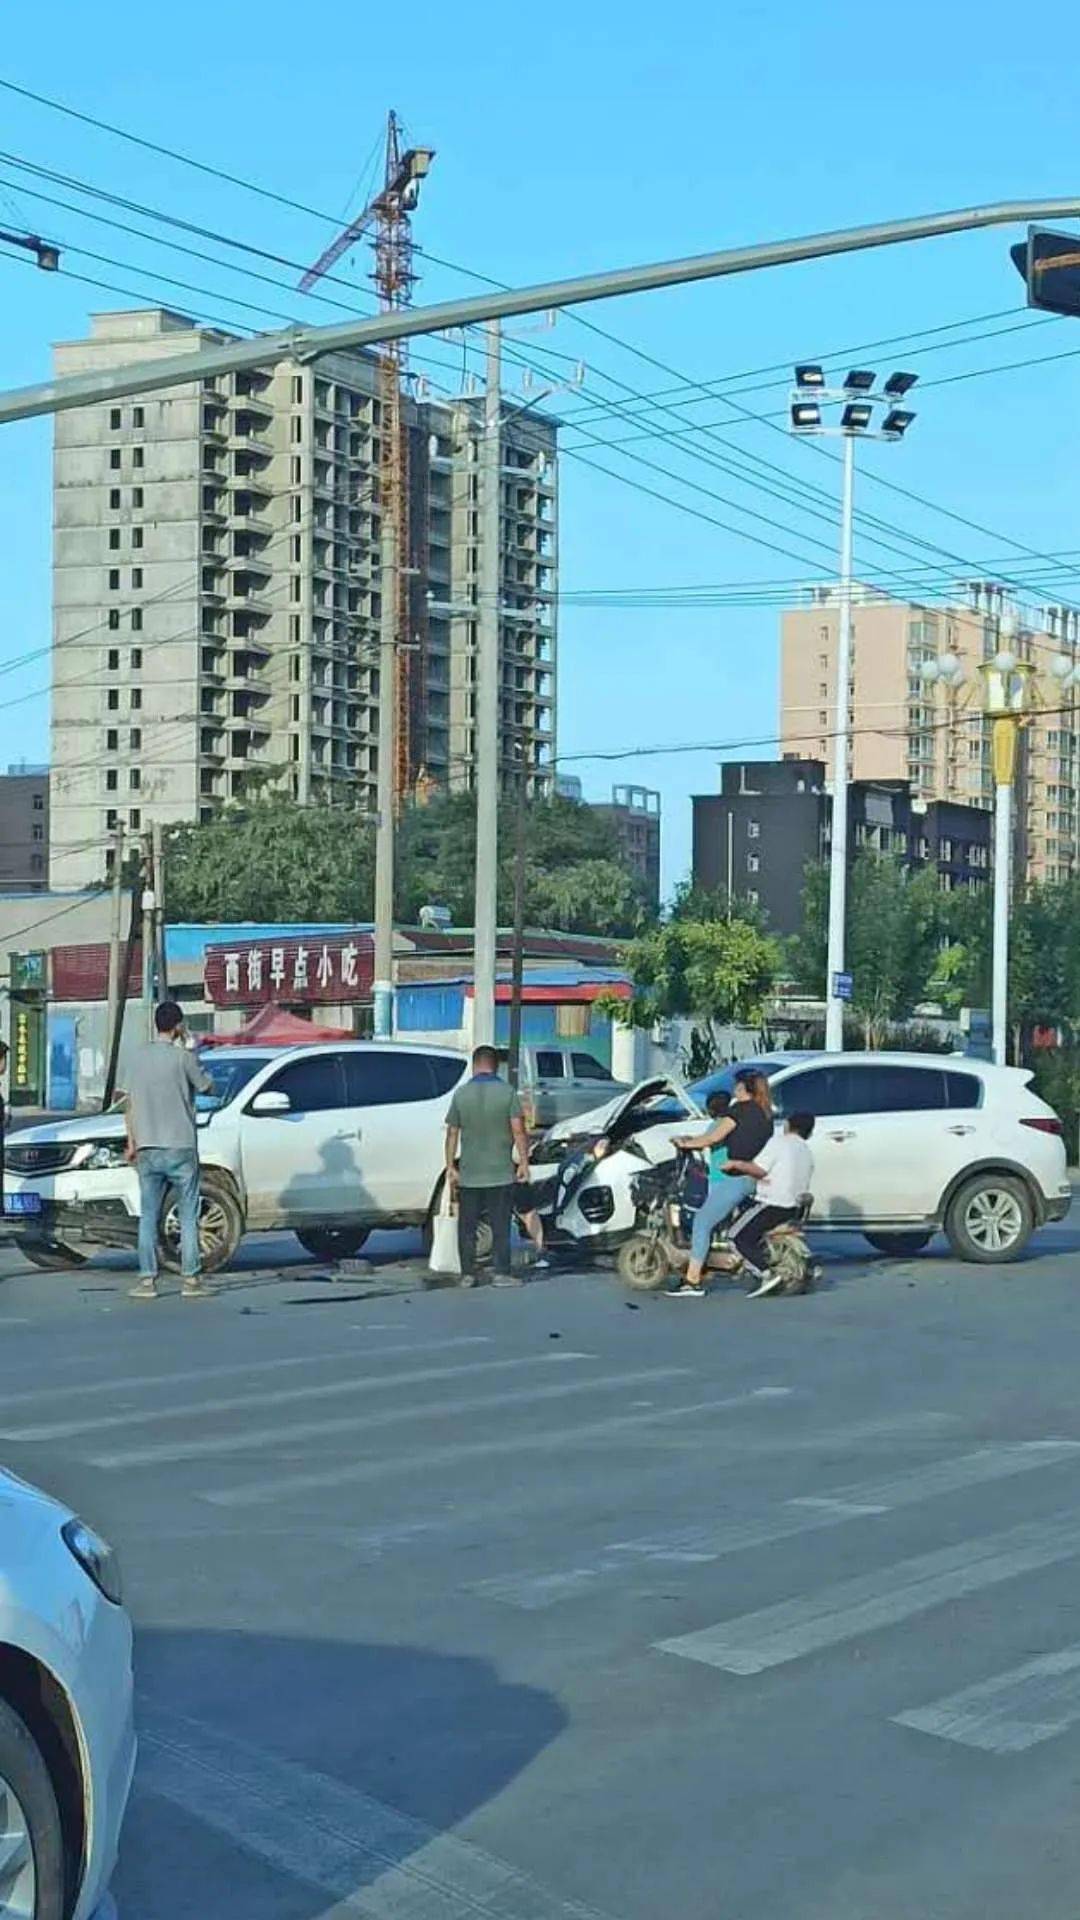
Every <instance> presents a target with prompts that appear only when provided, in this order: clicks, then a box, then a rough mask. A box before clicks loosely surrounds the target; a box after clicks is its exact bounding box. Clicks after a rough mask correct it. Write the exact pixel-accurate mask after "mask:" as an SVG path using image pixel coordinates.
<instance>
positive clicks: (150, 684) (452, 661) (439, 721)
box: [50, 308, 558, 888]
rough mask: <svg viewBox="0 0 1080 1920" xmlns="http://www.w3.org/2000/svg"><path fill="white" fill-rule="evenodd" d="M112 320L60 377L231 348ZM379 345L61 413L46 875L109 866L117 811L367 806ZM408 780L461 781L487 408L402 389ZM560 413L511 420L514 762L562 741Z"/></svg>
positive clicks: (66, 361) (504, 554)
mask: <svg viewBox="0 0 1080 1920" xmlns="http://www.w3.org/2000/svg"><path fill="white" fill-rule="evenodd" d="M226 337H227V336H224V335H222V334H220V333H216V332H213V331H210V330H206V329H201V328H198V327H197V326H196V325H195V324H194V323H193V322H192V321H191V320H189V319H188V318H186V317H185V316H184V315H182V314H176V313H170V312H167V311H164V310H161V309H156V308H155V309H150V310H148V311H145V312H125V313H113V314H98V315H96V316H95V317H94V319H93V323H92V329H91V334H90V337H89V339H87V340H81V341H75V342H71V343H68V344H65V345H63V346H60V347H58V348H57V350H56V356H55V361H56V371H57V373H58V374H73V373H83V372H87V371H90V370H91V369H97V368H102V367H109V366H115V365H120V364H122V363H124V362H126V361H130V360H132V359H138V358H148V359H150V358H153V357H155V356H158V357H163V356H170V355H174V354H176V353H177V352H180V351H183V350H186V349H189V348H195V347H196V346H198V345H200V344H203V343H217V342H219V341H221V340H222V339H224V338H226ZM377 388H378V380H377V365H376V361H375V359H374V357H373V356H372V355H370V354H363V353H348V354H337V355H333V356H328V357H327V358H325V359H321V360H319V361H317V362H315V363H314V364H313V365H304V366H301V365H299V364H297V363H294V362H285V363H283V364H282V365H280V366H278V367H277V368H275V369H274V370H273V371H253V372H246V373H237V374H234V375H230V376H219V377H218V378H216V379H208V380H205V381H202V382H199V383H195V382H193V383H192V384H191V385H190V386H186V387H175V388H171V389H169V390H167V391H165V392H163V393H161V394H153V393H151V394H148V395H146V396H144V397H143V398H140V399H138V400H131V399H125V400H122V401H120V402H118V403H116V404H113V405H98V406H90V407H83V408H78V409H75V410H73V411H71V412H69V413H62V414H58V415H57V416H56V422H55V453H54V488H53V500H54V516H53V517H54V562H53V565H54V574H53V580H54V591H53V606H54V616H53V703H52V774H51V785H50V883H51V885H52V886H53V887H62V888H70V887H77V886H82V885H86V884H91V883H93V882H94V881H96V880H99V879H100V878H101V877H102V875H103V873H104V871H105V868H106V852H107V849H108V845H109V839H110V835H111V834H112V833H113V832H114V830H115V828H116V827H117V826H123V827H124V828H125V829H127V830H128V831H129V832H132V833H138V832H140V831H142V830H143V829H145V828H146V827H149V826H151V825H152V824H153V823H154V822H156V821H160V822H162V823H163V824H164V823H168V822H173V821H177V820H196V819H205V818H208V817H210V816H212V814H213V813H214V812H215V811H216V809H218V808H219V807H221V806H223V805H225V804H226V803H227V802H229V801H237V800H241V799H243V798H244V797H245V796H246V795H249V794H251V793H252V792H253V791H255V790H257V789H258V788H259V787H260V786H265V785H267V784H270V785H273V786H275V787H278V788H281V789H282V790H284V791H285V792H288V793H290V794H292V795H293V796H294V797H295V798H296V799H298V800H300V801H302V802H308V801H314V800H324V799H330V800H336V801H340V802H341V803H342V804H344V805H349V806H360V807H373V806H374V800H375V784H376V778H377V770H378V751H379V747H378V710H377V709H378V665H377V658H376V649H377V644H378V635H379V622H380V611H381V595H380V579H379V552H380V532H381V529H380V508H379V498H378V469H379V432H380V403H379V398H378V390H377ZM408 421H409V441H410V448H409V452H410V461H409V465H410V489H409V502H410V516H411V528H410V544H411V560H412V565H413V572H412V574H411V577H410V590H409V597H410V625H411V630H412V643H413V646H414V648H415V652H414V655H413V700H412V709H413V712H412V722H413V724H412V743H411V744H412V755H411V763H412V773H413V776H414V777H415V778H418V779H419V778H420V776H421V775H422V774H423V775H426V777H427V780H428V781H430V782H432V783H433V784H434V785H435V786H436V787H440V786H452V787H461V786H468V785H470V784H471V782H472V778H473V768H474V758H475V728H474V684H475V649H476V617H475V613H474V611H473V609H474V608H475V607H476V605H477V603H478V580H479V573H480V552H479V546H480V527H481V524H482V522H481V516H480V511H479V507H480V502H479V472H480V459H479V453H480V449H479V436H480V431H481V427H482V419H481V403H480V402H479V400H478V399H476V398H475V397H473V396H465V397H463V398H462V399H460V400H458V401H450V402H446V403H444V402H441V401H426V400H425V401H410V403H409V409H408ZM556 432H557V429H556V425H555V423H554V422H552V421H551V420H550V419H548V418H546V417H542V416H540V415H537V414H532V413H529V412H528V411H524V412H522V411H520V410H517V411H515V412H514V413H513V417H512V419H508V421H507V423H506V424H505V426H504V429H503V445H502V506H503V513H502V521H501V549H502V550H501V568H500V570H501V578H502V604H501V608H500V614H501V672H502V702H501V719H502V728H503V734H502V750H503V759H504V765H505V766H506V767H507V768H510V767H512V768H513V769H514V773H515V776H517V775H518V774H519V773H520V770H521V769H522V768H524V769H525V772H526V776H527V778H528V779H529V780H530V782H531V783H532V784H534V785H538V784H543V783H544V782H545V781H546V780H547V779H549V778H550V767H551V762H552V760H553V758H554V753H555V676H556V650H557V631H556V604H557V567H558V554H557V515H558V495H557V455H556Z"/></svg>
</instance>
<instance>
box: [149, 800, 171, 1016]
mask: <svg viewBox="0 0 1080 1920" xmlns="http://www.w3.org/2000/svg"><path fill="white" fill-rule="evenodd" d="M150 861H151V867H150V871H151V876H152V880H153V887H154V973H155V976H156V983H157V997H158V999H159V1000H164V999H166V998H167V997H168V992H169V969H168V966H167V964H166V960H165V849H164V841H163V838H162V832H161V822H160V820H155V822H154V824H153V826H152V828H151V829H150Z"/></svg>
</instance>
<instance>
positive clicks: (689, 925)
mask: <svg viewBox="0 0 1080 1920" xmlns="http://www.w3.org/2000/svg"><path fill="white" fill-rule="evenodd" d="M780 958H781V953H780V947H779V945H778V943H777V942H776V941H775V940H772V939H770V938H769V937H768V935H767V934H763V933H762V932H761V931H760V929H759V928H758V927H756V926H754V925H752V924H751V922H750V921H748V920H746V919H743V918H741V917H739V918H732V919H730V920H728V919H724V920H685V919H670V920H667V921H665V922H664V923H663V924H662V925H660V926H655V927H650V928H648V929H647V930H646V931H644V932H643V933H641V934H639V935H638V937H637V938H636V939H635V940H631V941H630V943H629V944H628V946H627V947H626V948H625V949H624V951H623V959H624V962H625V964H626V966H627V968H628V969H629V972H630V974H631V977H632V979H633V982H634V987H635V994H634V999H633V1001H632V1002H631V1003H630V1004H629V1006H628V1007H627V1008H625V1009H624V1012H623V1017H624V1018H629V1019H630V1020H631V1021H632V1022H633V1024H634V1025H635V1026H640V1027H649V1026H652V1025H653V1024H654V1023H655V1022H656V1021H657V1020H662V1019H671V1018H672V1017H674V1016H680V1015H681V1016H683V1017H685V1018H688V1019H691V1020H693V1021H694V1022H695V1024H696V1025H698V1026H701V1027H703V1028H704V1029H705V1032H706V1035H707V1036H708V1037H710V1038H711V1037H712V1030H713V1029H714V1028H716V1027H718V1026H729V1025H734V1026H757V1025H759V1024H760V1022H761V1020H762V1018H763V1016H764V1011H765V1003H766V1001H767V1000H768V998H769V995H770V994H771V993H772V991H773V988H774V986H775V983H776V977H777V974H778V972H779V969H780Z"/></svg>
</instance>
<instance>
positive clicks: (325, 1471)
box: [198, 1368, 790, 1507]
mask: <svg viewBox="0 0 1080 1920" xmlns="http://www.w3.org/2000/svg"><path fill="white" fill-rule="evenodd" d="M673 1371H675V1372H679V1371H680V1369H679V1368H675V1369H673ZM634 1377H635V1376H633V1375H630V1376H628V1378H631V1379H632V1378H634ZM647 1377H648V1378H649V1379H651V1380H655V1379H657V1378H659V1374H658V1372H655V1371H654V1372H653V1373H651V1374H650V1375H648V1376H647ZM597 1384H598V1385H599V1384H604V1383H602V1382H598V1383H597ZM787 1391H790V1389H784V1388H776V1387H764V1388H760V1389H758V1388H754V1389H751V1390H750V1391H749V1392H747V1393H738V1394H734V1395H733V1396H732V1397H731V1398H730V1399H722V1400H694V1401H691V1402H690V1404H689V1405H687V1406H678V1407H659V1408H656V1409H655V1410H653V1411H652V1412H649V1413H623V1414H613V1415H612V1416H611V1417H610V1418H609V1419H605V1420H591V1421H588V1422H587V1423H586V1424H585V1425H584V1426H580V1427H560V1428H557V1429H555V1430H551V1429H546V1430H545V1431H544V1432H542V1433H513V1434H508V1433H500V1434H496V1435H494V1436H493V1437H492V1438H491V1439H486V1440H463V1441H459V1442H458V1443H457V1444H456V1445H453V1446H438V1445H436V1446H432V1447H425V1448H424V1450H423V1451H422V1452H416V1453H404V1454H395V1455H392V1456H390V1457H384V1458H382V1459H380V1460H366V1461H356V1462H352V1463H343V1464H341V1465H339V1466H334V1467H326V1468H319V1469H318V1470H316V1471H314V1472H311V1473H292V1474H278V1475H275V1477H274V1478H273V1479H272V1480H251V1481H248V1483H247V1484H246V1485H245V1486H242V1487H224V1488H222V1489H221V1491H220V1492H212V1493H202V1494H200V1495H199V1496H198V1497H199V1498H200V1499H202V1500H207V1501H209V1502H210V1504H211V1505H212V1506H215V1507H258V1506H265V1505H267V1504H271V1505H272V1504H274V1503H276V1502H277V1501H279V1500H281V1499H284V1498H287V1497H288V1496H289V1495H290V1494H293V1493H298V1494H303V1493H312V1492H316V1491H317V1490H318V1489H319V1488H321V1487H343V1486H356V1485H358V1484H360V1483H362V1482H364V1481H365V1480H378V1481H385V1480H387V1479H389V1477H390V1476H391V1475H393V1474H405V1473H431V1472H432V1471H434V1470H439V1471H441V1470H442V1469H444V1468H446V1467H451V1466H459V1465H461V1464H462V1463H463V1462H464V1461H466V1460H481V1459H484V1458H485V1457H486V1456H487V1455H490V1454H495V1455H497V1456H498V1457H499V1458H500V1459H506V1458H508V1457H509V1456H510V1455H511V1454H519V1453H552V1452H555V1451H557V1450H558V1449H559V1448H560V1447H580V1446H586V1445H588V1444H589V1443H590V1442H591V1441H594V1440H595V1441H600V1442H603V1441H606V1440H610V1439H614V1438H615V1437H616V1436H617V1435H618V1434H620V1433H627V1432H632V1431H633V1430H634V1428H636V1427H647V1426H654V1425H657V1424H658V1423H660V1422H661V1421H666V1420H686V1421H691V1420H693V1419H694V1418H695V1417H696V1416H697V1415H698V1414H708V1415H710V1416H711V1415H713V1414H716V1413H728V1412H732V1411H734V1410H736V1409H738V1408H742V1407H753V1406H761V1405H762V1404H763V1400H762V1395H766V1396H767V1397H768V1398H769V1399H773V1398H775V1396H776V1395H777V1393H778V1392H787ZM488 1404H489V1405H490V1404H491V1402H489V1403H488Z"/></svg>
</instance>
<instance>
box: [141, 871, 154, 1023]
mask: <svg viewBox="0 0 1080 1920" xmlns="http://www.w3.org/2000/svg"><path fill="white" fill-rule="evenodd" d="M142 1000H143V1025H144V1028H145V1032H146V1038H147V1039H148V1040H152V1039H153V1037H154V854H153V848H152V845H151V840H150V835H149V834H148V833H144V834H143V837H142Z"/></svg>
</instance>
